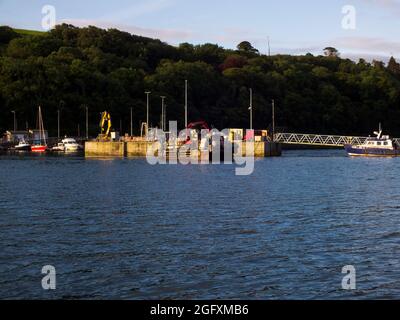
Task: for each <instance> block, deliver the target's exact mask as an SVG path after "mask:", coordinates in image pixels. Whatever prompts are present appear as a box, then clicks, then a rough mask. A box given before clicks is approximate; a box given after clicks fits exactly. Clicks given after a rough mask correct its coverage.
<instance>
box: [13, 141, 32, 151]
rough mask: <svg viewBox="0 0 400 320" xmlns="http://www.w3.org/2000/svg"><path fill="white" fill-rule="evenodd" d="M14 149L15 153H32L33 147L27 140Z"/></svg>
mask: <svg viewBox="0 0 400 320" xmlns="http://www.w3.org/2000/svg"><path fill="white" fill-rule="evenodd" d="M14 149H15V151H31V145H30V144H29V143H27V142H26V141H25V140H20V141H19V142H18V144H17V145H16V146H15V147H14Z"/></svg>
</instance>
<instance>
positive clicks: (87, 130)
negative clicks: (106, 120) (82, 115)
mask: <svg viewBox="0 0 400 320" xmlns="http://www.w3.org/2000/svg"><path fill="white" fill-rule="evenodd" d="M86 140H89V107H88V106H86Z"/></svg>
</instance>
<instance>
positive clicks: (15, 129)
mask: <svg viewBox="0 0 400 320" xmlns="http://www.w3.org/2000/svg"><path fill="white" fill-rule="evenodd" d="M11 112H12V113H13V114H14V132H15V131H17V116H16V114H15V110H13V111H11Z"/></svg>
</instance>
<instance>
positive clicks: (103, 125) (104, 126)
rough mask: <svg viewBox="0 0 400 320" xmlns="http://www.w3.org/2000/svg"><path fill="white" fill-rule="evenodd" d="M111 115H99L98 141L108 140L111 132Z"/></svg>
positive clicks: (104, 113) (106, 113)
mask: <svg viewBox="0 0 400 320" xmlns="http://www.w3.org/2000/svg"><path fill="white" fill-rule="evenodd" d="M111 125H112V122H111V115H110V113H108V112H107V111H104V112H102V113H101V120H100V130H101V133H100V136H99V138H100V140H109V139H110V131H111Z"/></svg>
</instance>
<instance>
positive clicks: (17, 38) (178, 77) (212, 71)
mask: <svg viewBox="0 0 400 320" xmlns="http://www.w3.org/2000/svg"><path fill="white" fill-rule="evenodd" d="M327 49H328V50H327ZM325 52H328V53H326V54H325V55H320V56H314V55H312V54H306V55H302V56H291V55H273V56H266V55H262V54H260V53H259V52H258V51H257V49H255V48H253V46H252V45H251V44H250V43H249V42H247V41H243V42H242V43H240V44H239V45H238V46H237V49H236V50H230V49H224V48H222V47H220V46H218V45H216V44H209V43H207V44H203V45H192V44H189V43H183V44H181V45H179V46H177V47H175V46H171V45H168V44H166V43H163V42H161V41H160V40H155V39H150V38H146V37H141V36H137V35H131V34H129V33H127V32H122V31H119V30H116V29H109V30H103V29H100V28H97V27H93V26H90V27H87V28H78V27H75V26H72V25H67V24H63V25H58V26H57V27H55V28H54V29H53V30H51V31H49V32H46V33H42V34H37V35H35V34H34V35H32V34H30V35H25V34H21V33H18V32H15V31H14V30H13V29H11V28H9V27H6V26H3V27H0V108H1V117H0V130H1V131H2V132H4V131H5V130H6V129H12V127H13V114H12V111H15V112H16V115H17V118H18V128H19V129H25V128H26V126H28V127H30V128H34V127H35V126H36V122H35V119H36V111H37V107H38V106H39V105H40V106H42V109H43V115H44V119H45V127H46V128H47V129H49V131H50V134H51V135H55V134H56V133H57V112H58V110H59V111H60V114H61V119H62V121H61V133H62V134H68V135H76V134H77V130H78V126H80V129H81V132H84V126H85V110H86V107H87V108H88V109H89V123H90V133H91V135H96V134H97V133H98V130H99V129H98V123H99V120H100V112H102V111H104V110H107V111H109V112H110V113H111V115H112V118H113V126H114V129H116V130H120V127H122V133H125V132H130V129H129V128H130V110H131V108H133V115H134V128H135V133H136V134H137V133H139V131H140V123H141V122H144V121H145V120H146V96H145V91H151V92H152V94H151V108H150V124H152V125H153V126H157V125H158V124H159V122H160V114H161V98H160V96H166V97H167V98H166V105H167V118H168V120H177V121H178V124H179V126H180V127H181V128H182V127H183V126H184V101H185V99H184V98H185V97H184V94H185V91H184V84H185V80H188V83H189V88H188V98H189V100H188V104H189V120H190V121H197V120H205V121H207V122H208V123H209V124H210V125H212V126H214V127H216V128H218V129H223V128H248V127H249V111H248V107H249V89H250V88H252V89H253V95H254V97H253V105H254V127H255V128H259V129H261V128H268V127H269V126H270V125H271V100H272V99H274V100H275V104H276V121H277V126H278V127H284V128H285V130H288V131H295V132H304V133H313V132H314V133H328V134H346V135H366V134H370V133H371V132H372V130H373V129H376V127H377V125H378V123H379V122H382V123H383V125H384V128H385V130H386V131H388V132H390V133H391V134H393V135H397V136H400V126H399V120H400V65H399V63H397V62H396V60H395V59H394V58H393V57H392V58H391V59H390V61H389V63H388V64H384V63H383V62H381V61H373V62H372V63H368V62H366V61H365V60H363V59H360V60H359V61H358V62H354V61H352V60H349V59H342V58H340V55H339V54H338V51H337V50H336V49H335V48H330V47H329V48H326V49H325ZM332 53H334V54H332Z"/></svg>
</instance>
